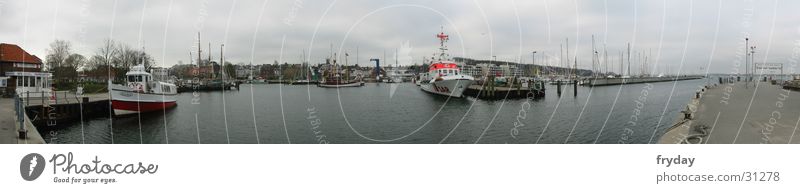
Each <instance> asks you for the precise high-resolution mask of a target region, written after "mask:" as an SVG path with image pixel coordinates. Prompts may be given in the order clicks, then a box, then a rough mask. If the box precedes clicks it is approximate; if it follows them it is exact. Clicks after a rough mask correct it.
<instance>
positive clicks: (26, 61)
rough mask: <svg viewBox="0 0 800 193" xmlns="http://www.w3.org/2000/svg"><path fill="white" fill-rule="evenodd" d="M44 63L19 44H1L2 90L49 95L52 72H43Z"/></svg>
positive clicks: (0, 78) (0, 87)
mask: <svg viewBox="0 0 800 193" xmlns="http://www.w3.org/2000/svg"><path fill="white" fill-rule="evenodd" d="M42 64H43V63H42V60H41V59H39V57H36V56H35V55H31V54H30V53H28V52H26V51H25V50H23V49H22V48H21V47H19V46H17V45H14V44H6V43H2V44H0V92H2V93H14V92H16V93H26V92H31V93H39V94H44V92H46V93H47V94H46V95H49V92H50V91H51V90H50V87H51V85H50V78H51V77H52V74H50V73H47V72H42ZM2 93H0V94H2Z"/></svg>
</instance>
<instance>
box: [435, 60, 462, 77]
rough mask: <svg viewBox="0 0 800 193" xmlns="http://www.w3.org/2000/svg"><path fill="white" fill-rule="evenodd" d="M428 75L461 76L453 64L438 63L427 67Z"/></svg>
mask: <svg viewBox="0 0 800 193" xmlns="http://www.w3.org/2000/svg"><path fill="white" fill-rule="evenodd" d="M428 73H429V74H431V75H432V76H434V77H435V76H451V75H459V74H461V69H459V68H458V65H456V63H454V62H438V63H433V64H431V66H430V67H428Z"/></svg>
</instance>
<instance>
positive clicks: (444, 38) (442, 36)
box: [436, 26, 450, 60]
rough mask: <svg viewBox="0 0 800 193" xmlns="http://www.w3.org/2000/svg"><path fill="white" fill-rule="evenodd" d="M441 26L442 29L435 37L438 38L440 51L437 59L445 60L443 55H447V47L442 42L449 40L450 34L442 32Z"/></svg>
mask: <svg viewBox="0 0 800 193" xmlns="http://www.w3.org/2000/svg"><path fill="white" fill-rule="evenodd" d="M441 28H442V31H441V32H439V34H438V35H436V37H437V38H439V51H441V53H439V60H445V56H446V55H447V53H446V52H445V51H447V47H446V46H445V45H444V43H445V42H447V40H450V36H448V35H447V34H444V26H442V27H441Z"/></svg>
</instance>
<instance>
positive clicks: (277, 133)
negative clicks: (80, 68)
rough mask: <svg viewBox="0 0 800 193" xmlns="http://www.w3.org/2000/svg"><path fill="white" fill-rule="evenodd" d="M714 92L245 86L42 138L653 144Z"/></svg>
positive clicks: (661, 87)
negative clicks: (475, 92) (460, 93)
mask: <svg viewBox="0 0 800 193" xmlns="http://www.w3.org/2000/svg"><path fill="white" fill-rule="evenodd" d="M704 84H705V80H690V81H681V82H677V83H676V84H673V82H663V83H653V84H633V85H624V86H606V87H594V88H590V87H579V88H578V96H577V97H573V91H572V87H571V86H570V87H566V88H565V89H564V92H563V96H562V97H558V96H557V94H556V88H555V86H552V85H548V88H547V89H548V90H547V96H546V97H544V98H542V99H535V100H526V99H515V100H498V101H485V100H475V99H473V98H466V99H459V98H450V99H448V98H445V97H439V96H434V95H431V94H428V93H425V92H423V91H422V90H420V89H419V88H418V87H416V86H415V85H414V84H411V83H403V84H393V85H392V84H366V85H365V86H364V87H360V88H341V89H330V88H318V87H316V86H313V85H312V86H306V85H277V84H270V85H242V86H241V90H239V91H236V90H234V91H226V92H224V93H223V92H220V91H217V92H198V93H197V95H196V96H195V95H193V93H182V94H180V95H179V96H178V98H179V99H178V107H177V108H174V109H169V110H166V111H164V112H154V113H147V114H142V115H141V116H130V117H121V118H113V119H109V118H108V117H103V118H94V119H90V120H84V121H83V122H77V123H71V124H67V125H61V128H57V129H43V130H42V131H40V132H41V133H42V135H43V137H44V138H46V141H47V142H48V143H214V144H217V143H326V142H327V143H537V142H538V143H595V142H596V143H648V142H655V141H657V140H658V137H659V136H660V135H661V134H662V133H663V132H664V129H666V128H667V127H669V126H670V125H672V123H674V121H675V120H676V118H677V117H678V113H679V112H680V111H681V110H683V109H684V108H685V106H686V104H687V103H688V101H689V99H690V98H691V97H692V95H693V93H694V91H696V90H697V89H698V86H700V85H704ZM673 85H674V89H673ZM193 99H194V100H196V101H197V104H193V103H192V101H193ZM651 138H653V140H652V141H651Z"/></svg>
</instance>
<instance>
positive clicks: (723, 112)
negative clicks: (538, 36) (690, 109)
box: [659, 82, 800, 144]
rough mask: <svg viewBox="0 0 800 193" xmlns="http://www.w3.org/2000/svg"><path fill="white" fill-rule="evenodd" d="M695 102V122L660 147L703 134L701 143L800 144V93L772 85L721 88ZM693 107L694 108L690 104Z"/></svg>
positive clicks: (669, 134)
mask: <svg viewBox="0 0 800 193" xmlns="http://www.w3.org/2000/svg"><path fill="white" fill-rule="evenodd" d="M693 101H695V103H696V104H695V105H694V106H695V107H697V108H696V111H695V112H694V114H693V116H694V117H693V119H692V120H688V121H686V122H685V123H683V124H679V125H678V126H677V127H676V128H675V129H672V130H670V131H669V132H667V133H666V134H664V136H662V138H661V140H660V141H659V143H681V142H682V141H683V139H684V138H685V137H686V136H689V135H693V134H699V133H702V132H701V131H698V130H697V129H696V128H698V127H701V126H707V127H708V129H707V130H706V131H707V136H705V137H702V141H699V140H696V142H697V141H699V142H701V143H712V144H729V143H739V144H758V143H775V144H785V143H800V132H796V131H797V130H798V123H800V122H799V121H800V92H797V91H789V90H784V89H783V88H781V87H780V86H776V85H771V84H770V83H768V82H759V85H758V88H757V89H756V88H754V85H753V83H750V85H749V86H745V83H744V82H738V83H736V84H735V85H728V84H724V85H718V86H716V87H714V88H710V89H708V90H707V91H706V92H705V93H703V95H702V97H701V99H699V100H693ZM689 106H693V105H692V104H690V105H689Z"/></svg>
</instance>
